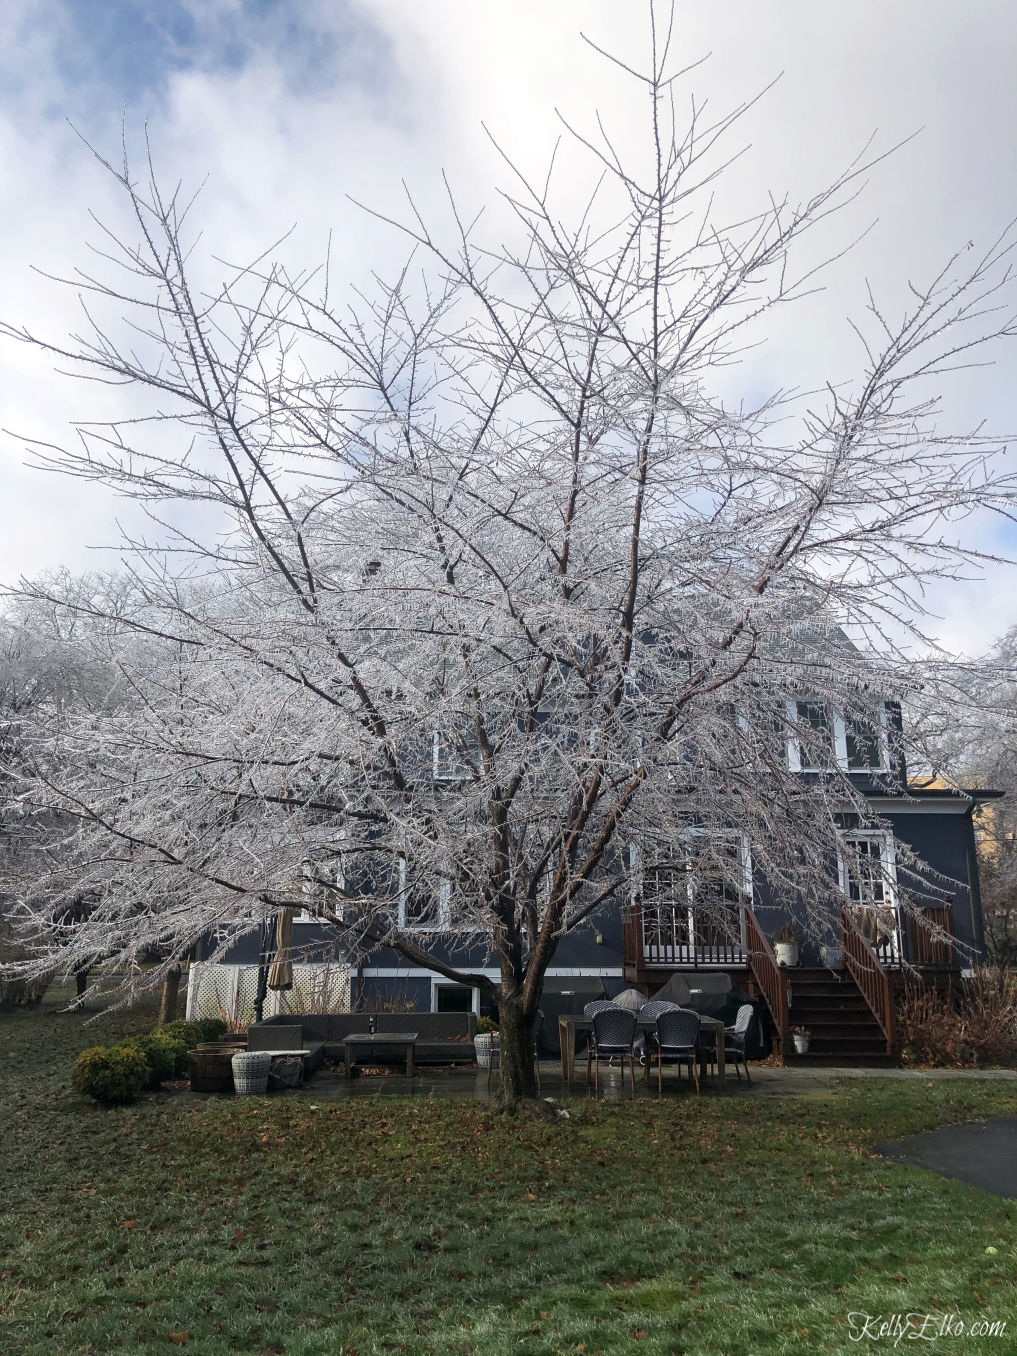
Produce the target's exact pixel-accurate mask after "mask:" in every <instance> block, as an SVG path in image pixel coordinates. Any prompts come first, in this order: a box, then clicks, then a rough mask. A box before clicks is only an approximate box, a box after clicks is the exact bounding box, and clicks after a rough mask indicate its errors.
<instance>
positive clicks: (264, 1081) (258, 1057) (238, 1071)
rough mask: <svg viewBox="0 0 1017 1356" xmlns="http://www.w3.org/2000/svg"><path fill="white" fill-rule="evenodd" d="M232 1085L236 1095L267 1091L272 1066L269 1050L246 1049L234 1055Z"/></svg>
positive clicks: (244, 1095)
mask: <svg viewBox="0 0 1017 1356" xmlns="http://www.w3.org/2000/svg"><path fill="white" fill-rule="evenodd" d="M231 1062H232V1065H233V1087H234V1088H235V1089H236V1092H237V1094H238V1096H241V1097H248V1096H250V1095H251V1094H252V1093H254V1094H257V1093H260V1092H267V1091H268V1075H269V1072H270V1070H271V1068H272V1052H271V1050H248V1051H246V1052H244V1053H242V1054H239V1055H234V1056H233V1059H232V1061H231Z"/></svg>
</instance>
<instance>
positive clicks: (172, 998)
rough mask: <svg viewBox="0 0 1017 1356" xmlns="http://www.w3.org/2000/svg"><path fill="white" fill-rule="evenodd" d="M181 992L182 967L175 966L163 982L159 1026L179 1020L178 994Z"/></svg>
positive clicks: (168, 971)
mask: <svg viewBox="0 0 1017 1356" xmlns="http://www.w3.org/2000/svg"><path fill="white" fill-rule="evenodd" d="M179 991H180V966H179V965H174V966H172V967H171V968H170V969H169V970H167V971H166V978H165V979H164V980H163V982H162V996H161V998H160V999H159V1025H160V1026H165V1024H166V1023H167V1022H175V1021H176V1019H177V994H178V993H179Z"/></svg>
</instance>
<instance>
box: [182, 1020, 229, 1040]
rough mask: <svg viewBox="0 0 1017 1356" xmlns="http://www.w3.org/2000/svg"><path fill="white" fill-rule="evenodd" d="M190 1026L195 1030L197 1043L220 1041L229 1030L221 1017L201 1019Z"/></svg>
mask: <svg viewBox="0 0 1017 1356" xmlns="http://www.w3.org/2000/svg"><path fill="white" fill-rule="evenodd" d="M191 1025H192V1026H194V1027H196V1028H197V1031H198V1040H199V1041H221V1040H222V1038H223V1036H225V1035H226V1032H227V1031H228V1030H229V1028H228V1027H227V1025H226V1023H225V1022H224V1021H223V1020H222V1018H221V1017H202V1018H201V1019H200V1020H199V1021H197V1022H192V1023H191Z"/></svg>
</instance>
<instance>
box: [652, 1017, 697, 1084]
mask: <svg viewBox="0 0 1017 1356" xmlns="http://www.w3.org/2000/svg"><path fill="white" fill-rule="evenodd" d="M699 1027H700V1021H699V1013H698V1012H692V1011H690V1010H689V1009H688V1008H677V1009H676V1010H675V1011H674V1012H662V1013H661V1014H660V1016H659V1017H658V1018H657V1032H656V1044H655V1047H654V1051H653V1053H654V1054H655V1055H656V1057H657V1092H658V1093H660V1092H662V1091H663V1088H664V1060H665V1059H667V1060H670V1061H671V1062H672V1063H673V1064H677V1065H678V1074H679V1077H680V1076H681V1066H682V1065H683V1064H688V1066H689V1068H690V1069H691V1071H692V1077H693V1078H694V1079H695V1082H696V1092H698V1091H699V1053H698V1051H697V1049H696V1045H697V1042H698V1041H699Z"/></svg>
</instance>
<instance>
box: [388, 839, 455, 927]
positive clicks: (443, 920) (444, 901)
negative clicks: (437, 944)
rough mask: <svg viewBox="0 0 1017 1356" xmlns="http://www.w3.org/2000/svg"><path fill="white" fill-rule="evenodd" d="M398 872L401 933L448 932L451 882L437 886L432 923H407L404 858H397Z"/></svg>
mask: <svg viewBox="0 0 1017 1356" xmlns="http://www.w3.org/2000/svg"><path fill="white" fill-rule="evenodd" d="M398 863H399V865H398V868H397V869H398V872H399V910H398V922H399V929H400V931H402V932H450V931H451V930H452V929H451V917H450V913H449V904H450V902H451V899H452V882H451V881H447V880H443V881H440V882H439V885H438V909H437V914H436V917H435V920H434V922H428V923H408V922H407V921H406V896H407V887H406V858H405V857H402V856H400V857H399V858H398Z"/></svg>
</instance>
